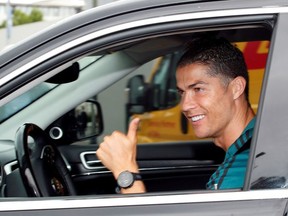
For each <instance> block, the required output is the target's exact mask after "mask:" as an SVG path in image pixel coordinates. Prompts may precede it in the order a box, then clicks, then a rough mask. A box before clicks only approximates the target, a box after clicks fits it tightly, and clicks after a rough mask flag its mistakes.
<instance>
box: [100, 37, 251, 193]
mask: <svg viewBox="0 0 288 216" xmlns="http://www.w3.org/2000/svg"><path fill="white" fill-rule="evenodd" d="M176 81H177V88H178V92H179V94H180V96H181V102H180V103H181V109H182V112H183V113H184V115H185V116H186V118H187V119H188V121H189V122H190V123H191V125H192V127H193V129H194V132H195V135H196V136H197V137H199V138H213V141H214V143H215V145H217V146H219V147H220V148H222V149H223V150H224V151H226V156H225V159H224V161H223V163H222V164H221V165H220V166H219V168H218V169H217V170H216V172H215V173H214V174H213V175H212V176H211V177H210V180H209V182H208V183H207V189H233V188H241V187H243V184H244V179H245V173H246V167H247V161H248V157H249V147H250V141H251V138H252V134H253V128H254V124H255V114H254V112H253V110H252V108H251V106H250V103H249V99H248V84H249V79H248V71H247V67H246V64H245V60H244V57H243V54H242V53H241V51H240V50H239V49H238V48H237V47H235V46H234V45H232V44H230V43H229V42H228V41H226V40H225V39H222V38H221V39H216V38H202V39H198V40H195V41H194V42H193V43H191V44H189V45H188V46H187V50H186V52H185V53H184V55H183V56H182V57H181V59H180V61H179V63H178V66H177V71H176ZM138 124H139V119H138V118H136V119H133V120H132V121H131V122H130V125H129V129H128V133H127V134H123V133H121V132H119V131H115V132H113V133H112V135H110V136H106V137H105V138H104V141H103V142H102V143H101V144H100V146H99V149H98V150H97V151H96V155H97V157H98V158H99V159H100V160H101V161H102V163H103V164H104V165H105V166H106V167H107V168H108V169H110V170H111V172H112V173H113V175H114V177H115V179H116V180H117V183H118V185H119V187H120V190H121V192H122V193H141V192H145V191H146V190H145V185H144V183H143V181H142V180H141V176H140V174H139V170H138V165H137V162H136V153H137V152H136V145H137V137H136V135H137V127H138Z"/></svg>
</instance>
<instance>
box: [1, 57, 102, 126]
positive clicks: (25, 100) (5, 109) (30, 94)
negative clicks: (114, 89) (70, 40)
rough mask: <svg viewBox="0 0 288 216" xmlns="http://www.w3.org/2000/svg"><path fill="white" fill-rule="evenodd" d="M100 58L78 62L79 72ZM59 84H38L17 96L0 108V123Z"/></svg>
mask: <svg viewBox="0 0 288 216" xmlns="http://www.w3.org/2000/svg"><path fill="white" fill-rule="evenodd" d="M99 57H100V56H87V57H85V58H82V59H80V60H79V61H78V63H79V66H80V71H81V70H83V69H84V68H85V67H87V66H89V65H90V64H92V63H93V62H95V61H97V59H99ZM58 85H59V84H52V83H40V84H39V85H37V86H35V87H34V88H32V89H30V90H29V91H27V92H25V93H24V94H22V95H20V96H18V97H17V98H15V99H13V100H12V101H10V102H8V103H7V104H5V105H3V106H2V107H0V123H2V122H4V121H5V120H6V119H8V118H10V117H11V116H12V115H14V114H16V113H17V112H19V111H20V110H22V109H24V108H25V107H27V106H29V105H30V104H31V103H33V102H34V101H36V100H38V99H39V98H40V97H42V96H43V95H45V94H46V93H47V92H49V91H51V90H52V89H54V88H55V87H57V86H58Z"/></svg>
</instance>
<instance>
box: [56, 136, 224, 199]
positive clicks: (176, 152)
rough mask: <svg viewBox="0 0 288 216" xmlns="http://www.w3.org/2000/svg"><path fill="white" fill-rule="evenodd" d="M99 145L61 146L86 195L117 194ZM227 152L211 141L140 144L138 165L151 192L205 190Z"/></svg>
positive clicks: (80, 187)
mask: <svg viewBox="0 0 288 216" xmlns="http://www.w3.org/2000/svg"><path fill="white" fill-rule="evenodd" d="M96 149H97V145H89V146H81V145H71V146H61V147H60V150H61V151H62V153H63V155H64V156H65V158H66V159H67V161H68V163H69V165H70V166H71V175H72V177H73V180H74V183H75V185H76V188H78V191H81V193H83V194H86V193H88V194H99V193H101V194H102V193H104V194H105V193H115V187H116V182H115V180H114V178H113V176H112V174H111V173H110V172H109V171H108V170H107V169H106V168H105V167H104V166H103V165H102V164H101V162H100V161H99V160H98V159H97V157H96V154H95V151H96ZM223 156H224V151H222V150H221V149H220V148H218V147H216V146H215V145H214V144H213V143H212V142H211V141H208V140H207V141H201V142H185V143H177V142H175V143H173V142H170V143H168V144H167V143H166V144H164V143H163V144H159V143H158V144H153V143H151V144H142V145H138V153H137V162H138V165H139V168H140V172H141V175H142V178H143V181H144V182H145V185H146V188H147V191H149V192H155V191H175V190H187V189H188V190H189V189H205V186H206V182H207V181H208V179H209V177H210V175H211V174H212V173H213V172H214V171H215V170H216V168H217V166H218V165H219V164H220V163H221V162H222V160H223Z"/></svg>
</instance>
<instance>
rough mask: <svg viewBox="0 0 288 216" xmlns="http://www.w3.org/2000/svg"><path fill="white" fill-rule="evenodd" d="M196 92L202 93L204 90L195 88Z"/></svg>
mask: <svg viewBox="0 0 288 216" xmlns="http://www.w3.org/2000/svg"><path fill="white" fill-rule="evenodd" d="M194 91H195V92H201V91H203V89H202V88H194Z"/></svg>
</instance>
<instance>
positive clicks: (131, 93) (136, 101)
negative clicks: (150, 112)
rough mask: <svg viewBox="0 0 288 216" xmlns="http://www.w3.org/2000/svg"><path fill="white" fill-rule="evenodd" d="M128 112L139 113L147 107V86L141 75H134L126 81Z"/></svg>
mask: <svg viewBox="0 0 288 216" xmlns="http://www.w3.org/2000/svg"><path fill="white" fill-rule="evenodd" d="M127 92H128V103H127V109H128V113H129V114H141V113H144V112H145V111H146V109H147V107H146V105H147V99H146V92H147V87H146V83H145V82H144V77H143V75H136V76H134V77H132V78H130V79H129V80H128V83H127Z"/></svg>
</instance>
